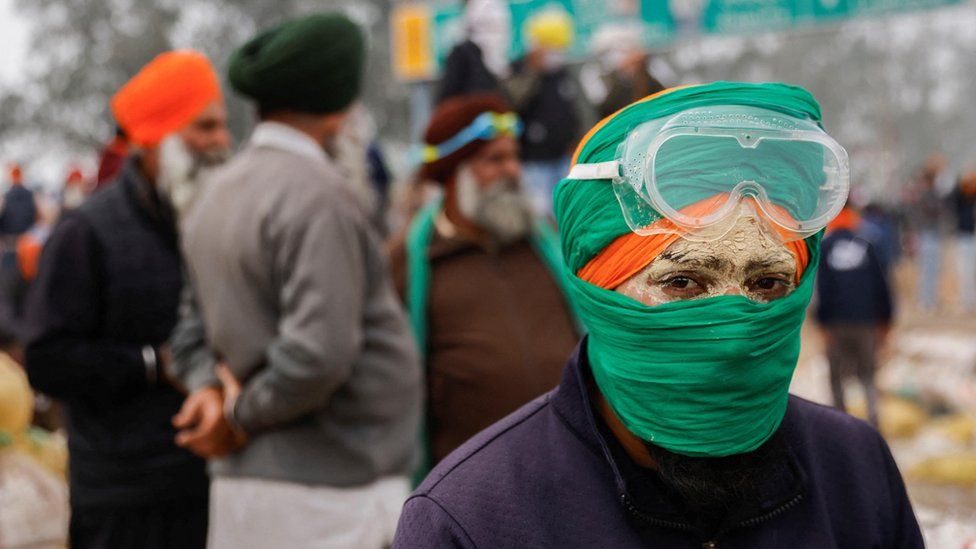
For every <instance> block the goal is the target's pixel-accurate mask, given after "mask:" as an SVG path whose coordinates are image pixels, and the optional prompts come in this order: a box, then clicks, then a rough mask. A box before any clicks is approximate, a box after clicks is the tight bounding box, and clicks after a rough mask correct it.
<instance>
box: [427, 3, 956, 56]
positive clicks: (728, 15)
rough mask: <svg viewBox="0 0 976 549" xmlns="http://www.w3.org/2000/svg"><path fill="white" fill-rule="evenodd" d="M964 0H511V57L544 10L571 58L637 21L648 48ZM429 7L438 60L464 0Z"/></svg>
mask: <svg viewBox="0 0 976 549" xmlns="http://www.w3.org/2000/svg"><path fill="white" fill-rule="evenodd" d="M963 1H965V0H509V1H508V5H509V9H510V10H511V14H512V45H511V49H510V51H509V54H510V56H511V57H512V58H513V59H515V58H517V57H519V56H521V55H522V54H523V53H525V50H526V43H525V40H524V31H525V26H526V23H527V22H528V21H529V20H530V19H531V17H532V16H533V15H534V14H536V13H538V12H539V11H540V10H544V9H553V8H558V9H563V10H565V11H566V12H567V13H568V14H569V15H570V17H572V19H573V23H574V26H575V29H574V31H575V40H574V41H573V46H572V48H571V49H570V52H569V54H570V56H571V57H574V58H582V57H586V56H587V55H589V54H590V53H592V48H591V44H592V40H593V38H594V36H596V35H597V33H598V32H599V31H600V29H601V28H605V27H607V26H612V25H617V26H619V25H626V26H629V27H634V26H639V27H640V35H641V36H642V37H643V40H644V42H645V45H646V46H647V47H649V48H655V47H663V46H666V45H667V44H669V43H670V42H672V41H674V40H675V39H677V38H679V37H681V36H689V35H694V34H697V33H704V34H743V33H755V32H766V31H782V30H788V29H794V28H802V27H806V26H810V25H816V24H823V23H830V22H836V21H839V20H845V19H851V18H855V17H862V16H870V15H882V14H890V13H897V12H906V11H912V10H920V9H928V8H934V7H939V6H946V5H952V4H959V3H962V2H963ZM415 3H419V4H423V5H426V6H429V8H430V10H429V12H430V14H431V15H430V19H431V31H432V32H431V41H432V43H431V44H430V47H431V50H432V52H433V58H434V59H435V60H436V63H438V64H440V63H442V62H443V60H444V58H446V57H447V54H448V53H449V52H450V51H451V48H453V47H454V45H455V44H457V43H458V42H459V41H461V40H462V39H463V38H464V28H463V22H462V17H461V16H462V12H463V9H464V8H463V4H462V3H461V2H460V1H459V0H441V1H436V0H435V1H431V2H415Z"/></svg>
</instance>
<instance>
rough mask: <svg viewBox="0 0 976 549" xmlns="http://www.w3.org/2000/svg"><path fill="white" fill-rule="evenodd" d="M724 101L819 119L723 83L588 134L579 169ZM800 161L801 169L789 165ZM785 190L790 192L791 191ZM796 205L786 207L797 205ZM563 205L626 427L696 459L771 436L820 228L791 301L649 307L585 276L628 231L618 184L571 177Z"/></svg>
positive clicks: (635, 108) (800, 103) (609, 391)
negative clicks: (642, 128)
mask: <svg viewBox="0 0 976 549" xmlns="http://www.w3.org/2000/svg"><path fill="white" fill-rule="evenodd" d="M718 105H737V106H749V107H760V108H764V109H770V110H774V111H777V112H780V113H783V114H785V115H788V116H791V117H795V118H798V119H806V120H812V121H815V122H819V121H820V109H819V106H818V105H817V103H816V101H815V100H814V99H813V97H812V96H811V95H810V94H809V93H808V92H807V91H806V90H803V89H802V88H798V87H793V86H787V85H783V84H742V83H728V82H718V83H713V84H708V85H702V86H691V87H685V88H677V89H672V90H668V91H665V92H662V93H660V94H657V95H655V96H652V97H650V98H648V99H645V100H643V101H641V102H637V103H634V104H632V105H630V106H628V107H626V108H624V109H622V110H621V111H619V112H617V113H616V114H614V115H613V116H611V117H609V118H607V119H605V120H604V121H602V122H601V123H600V124H598V125H597V126H596V127H595V128H594V129H593V130H591V132H590V133H589V134H588V135H587V136H586V137H585V138H584V140H583V142H582V143H581V145H580V147H579V149H578V150H577V158H576V159H575V162H576V163H587V164H597V163H602V162H608V161H612V160H614V159H615V156H616V153H617V148H618V146H619V145H620V144H621V143H622V142H623V141H624V140H625V139H626V137H627V135H628V133H629V132H630V131H631V130H633V129H634V128H636V127H637V126H639V125H640V124H642V123H645V122H648V121H650V120H654V119H658V118H661V117H664V116H669V115H673V114H676V113H678V112H681V111H684V110H687V109H692V108H696V107H708V106H718ZM692 152H694V151H692ZM781 153H782V154H775V155H773V158H774V161H775V163H776V167H777V169H782V170H783V173H788V174H803V173H810V172H809V170H806V168H807V165H808V163H809V160H810V154H809V153H808V152H807V151H805V150H804V148H803V147H800V148H798V149H795V154H794V152H793V151H790V150H783V151H781ZM699 156H701V155H699ZM710 160H711V159H710V158H708V156H707V154H705V157H703V158H697V160H696V162H698V163H699V168H700V170H699V171H700V172H702V173H701V177H700V178H699V179H698V180H697V182H696V181H689V189H692V190H691V191H689V192H692V193H695V192H699V191H696V190H694V189H695V188H696V185H701V184H702V182H707V181H708V180H709V177H711V176H710V175H709V173H708V172H709V167H710V166H712V165H714V163H712V162H711V161H710ZM791 160H796V162H797V163H798V165H799V167H790V163H791ZM812 164H816V162H813V163H812ZM673 168H674V169H675V170H680V168H681V166H674V167H673ZM739 168H743V169H745V168H747V166H746V165H745V164H743V165H742V166H739ZM712 175H715V174H712ZM786 179H787V181H788V180H789V178H786ZM706 186H707V185H706ZM702 192H705V191H702ZM782 192H784V193H787V195H789V192H790V185H788V184H786V185H784V187H783V190H782ZM804 192H805V191H804V190H802V189H800V188H798V189H797V191H796V196H794V197H792V198H796V200H797V201H798V203H799V202H803V201H804V200H805V199H804V198H803V193H804ZM788 198H791V197H790V196H784V197H780V199H781V200H780V201H781V202H783V203H785V204H789V202H790V201H789V200H787V199H788ZM554 199H555V214H556V220H557V223H558V226H559V233H560V236H561V239H562V248H563V257H564V262H565V265H566V267H567V270H568V273H567V278H568V279H569V281H570V288H571V297H572V299H573V301H574V303H575V305H576V308H577V310H578V311H579V314H580V317H581V320H582V321H583V323H584V324H585V326H586V328H587V329H588V330H589V335H588V340H587V347H586V351H587V358H588V360H589V363H590V367H591V369H592V372H593V377H594V380H595V381H596V384H597V387H598V388H599V390H600V393H601V394H602V395H603V397H604V398H605V399H606V400H607V402H608V403H609V404H610V407H611V408H612V409H613V411H614V412H615V413H616V415H617V416H618V417H619V418H620V420H621V421H622V422H623V424H624V425H625V426H626V427H627V429H628V430H629V431H630V432H631V433H633V434H634V435H636V436H638V437H639V438H641V439H642V440H644V441H646V442H648V443H652V444H655V445H658V446H661V447H663V448H666V449H668V450H670V451H672V452H675V453H678V454H683V455H689V456H703V457H718V456H727V455H733V454H740V453H744V452H749V451H752V450H755V449H756V448H758V447H759V446H760V445H762V443H763V442H765V441H766V440H768V439H769V437H771V436H772V434H773V433H774V432H775V431H776V429H778V427H779V424H780V422H781V421H782V419H783V416H784V414H785V412H786V405H787V401H788V395H789V393H788V391H789V383H790V380H791V378H792V375H793V370H794V369H795V367H796V363H797V359H798V357H799V351H800V329H801V327H802V324H803V320H804V318H805V314H806V308H807V305H808V304H809V301H810V297H811V295H812V293H813V280H814V277H815V275H816V271H817V263H818V261H819V251H820V239H821V237H822V231H821V232H819V233H817V234H815V235H813V236H810V237H808V238H806V239H805V243H806V246H807V250H808V252H809V256H810V264H809V266H808V267H807V268H806V270H805V271H804V272H803V275H802V277H801V279H800V282H799V285H798V286H797V287H796V289H795V290H793V291H792V293H790V294H789V295H787V296H785V297H782V298H780V299H776V300H773V301H770V302H767V303H760V302H756V301H752V300H750V299H749V298H747V297H745V296H742V295H720V296H716V297H707V298H702V299H694V300H688V301H673V302H669V303H664V304H661V305H656V306H653V307H650V306H647V305H644V304H642V303H640V302H638V301H636V300H634V299H631V298H629V297H627V296H625V295H623V294H621V293H617V292H614V291H612V290H609V289H604V288H601V287H598V286H595V285H593V284H590V283H588V282H585V281H583V280H582V279H580V278H578V277H577V276H576V273H577V272H579V271H580V269H581V268H582V267H583V266H585V265H586V264H587V263H588V262H589V261H590V260H591V259H592V258H594V257H595V256H596V255H597V254H599V253H600V252H601V251H603V250H604V248H606V247H607V246H608V245H609V244H611V243H612V242H613V241H614V240H615V239H617V238H618V237H620V236H622V235H625V234H627V233H629V232H630V228H629V226H628V224H627V222H626V221H625V220H624V217H623V213H622V211H621V207H620V204H619V203H618V201H617V197H616V194H615V193H614V189H613V185H612V184H611V182H610V181H609V180H595V179H589V180H588V179H564V180H563V181H562V182H560V184H559V185H558V186H557V188H556V190H555V194H554Z"/></svg>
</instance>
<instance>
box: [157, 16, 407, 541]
mask: <svg viewBox="0 0 976 549" xmlns="http://www.w3.org/2000/svg"><path fill="white" fill-rule="evenodd" d="M363 52H364V37H363V35H362V32H361V31H360V30H359V28H358V27H357V26H356V25H355V24H354V23H352V22H351V21H350V20H349V19H347V18H346V17H344V16H341V15H337V14H319V15H310V16H306V17H304V18H301V19H296V20H292V21H288V22H285V23H283V24H281V25H279V26H278V27H275V28H273V29H271V30H268V31H265V32H262V33H260V34H259V35H258V36H256V37H255V38H253V39H252V40H251V41H249V42H248V43H246V44H245V45H243V46H242V47H241V48H240V49H238V50H237V51H236V52H235V53H234V54H233V56H232V57H231V59H230V68H229V71H230V82H231V84H232V85H233V87H234V88H235V89H236V90H237V91H238V92H240V93H242V94H244V95H245V96H247V97H249V98H251V99H252V100H254V102H255V103H256V104H257V107H258V111H259V115H260V118H261V121H260V123H259V124H258V125H257V127H256V128H255V129H254V132H253V134H252V135H251V137H250V139H249V140H248V144H247V146H246V147H245V148H244V150H243V151H242V152H241V153H240V154H239V155H238V156H237V157H236V158H234V159H233V160H232V161H231V162H229V163H228V164H227V165H226V166H225V167H224V168H223V169H221V170H220V171H219V172H217V173H216V175H215V176H214V178H213V179H212V180H211V181H210V183H209V185H208V186H207V189H206V191H205V192H204V194H203V196H202V197H201V198H200V199H199V201H198V202H197V203H196V204H195V206H194V208H193V209H192V211H191V213H190V214H189V216H188V218H187V219H186V221H185V223H184V226H183V229H184V232H183V252H184V255H185V257H186V265H187V271H188V278H189V280H190V282H191V287H192V289H193V290H194V291H195V298H194V297H193V295H192V294H190V293H188V294H187V298H186V301H185V306H184V307H183V308H182V311H181V315H182V318H181V323H180V325H179V327H178V329H177V331H176V334H175V335H174V338H173V355H174V360H175V363H176V364H175V367H174V368H173V370H174V373H175V374H176V375H177V377H179V378H180V381H181V382H182V383H183V384H184V385H185V386H186V387H187V388H188V389H189V390H190V391H192V393H191V394H190V396H189V398H188V399H187V403H186V404H185V405H184V407H183V409H182V410H181V412H180V414H179V415H178V416H177V417H176V418H174V424H176V425H177V427H179V428H181V429H182V430H181V431H180V432H179V434H178V435H177V443H178V444H180V445H181V446H185V447H186V448H189V449H190V450H192V451H194V452H196V453H197V454H199V455H201V456H204V457H207V458H210V472H211V476H212V477H213V482H212V485H211V514H210V543H209V546H210V547H211V548H223V547H228V548H230V547H235V548H236V547H357V548H359V547H362V548H377V549H378V548H380V547H385V546H388V545H389V543H390V541H391V540H392V536H393V530H394V528H395V525H396V521H397V518H398V516H399V511H400V508H401V505H402V503H403V500H404V498H406V496H407V495H408V493H409V486H410V480H409V475H410V474H411V473H412V472H413V470H414V469H415V467H416V466H417V463H418V457H419V456H418V454H417V433H418V430H419V418H420V404H421V375H420V367H419V364H418V358H417V351H416V346H415V344H414V342H413V338H412V336H411V334H410V329H409V326H408V324H407V319H406V316H405V315H404V312H403V310H402V307H401V306H400V304H399V300H398V298H397V295H396V292H395V290H394V289H393V285H392V283H391V280H390V275H389V272H388V270H387V266H386V260H385V258H384V250H383V245H382V242H381V240H380V238H379V236H378V235H377V234H376V232H375V230H374V229H373V227H372V224H371V223H370V219H369V214H368V213H367V212H366V211H365V210H364V208H363V207H362V204H361V202H360V201H359V199H358V198H357V197H356V196H355V195H354V194H353V193H352V192H351V191H350V189H349V188H348V187H347V186H346V185H345V183H344V177H345V176H344V174H343V172H342V170H341V169H340V168H339V167H338V165H337V163H336V161H335V155H334V153H333V151H334V144H335V141H336V138H337V136H338V135H339V132H340V130H341V129H342V127H343V124H344V123H345V120H346V117H347V113H348V112H349V110H350V108H351V106H352V104H353V102H354V101H355V99H356V97H357V96H358V95H359V90H360V86H361V83H362V73H363ZM363 161H365V159H363ZM197 311H198V312H197ZM215 374H216V377H215ZM217 379H219V382H216V385H217V386H218V389H219V390H218V391H214V390H213V385H214V382H215V381H216V380H217ZM215 394H216V395H217V396H216V397H215V396H214V395H215ZM215 401H216V402H215ZM214 404H216V406H215V405H214Z"/></svg>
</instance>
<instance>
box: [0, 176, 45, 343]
mask: <svg viewBox="0 0 976 549" xmlns="http://www.w3.org/2000/svg"><path fill="white" fill-rule="evenodd" d="M9 173H10V187H9V189H8V190H7V192H6V193H5V194H4V195H3V199H2V201H0V308H2V309H3V310H4V311H5V312H6V314H8V315H9V316H10V318H11V319H14V320H17V321H18V324H19V320H20V319H21V318H22V316H23V298H24V280H23V277H22V276H21V271H20V267H19V264H18V254H17V246H18V242H19V241H20V239H21V237H22V236H23V235H24V233H26V232H28V231H29V230H30V229H31V228H32V227H33V226H34V224H35V223H36V222H37V218H38V208H37V198H36V197H35V195H34V192H33V191H31V190H30V189H28V188H27V186H26V185H25V184H24V174H23V171H22V168H21V166H20V164H12V165H11V166H10V172H9Z"/></svg>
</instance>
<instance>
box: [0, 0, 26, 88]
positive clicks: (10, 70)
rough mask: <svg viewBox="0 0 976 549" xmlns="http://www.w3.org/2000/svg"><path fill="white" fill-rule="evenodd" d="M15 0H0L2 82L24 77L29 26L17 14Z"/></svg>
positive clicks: (0, 80) (0, 67)
mask: <svg viewBox="0 0 976 549" xmlns="http://www.w3.org/2000/svg"><path fill="white" fill-rule="evenodd" d="M13 3H14V0H0V82H3V83H11V82H17V81H18V80H20V78H21V77H22V76H21V74H22V68H23V65H24V56H25V55H26V53H27V41H28V32H29V26H28V24H27V23H26V21H24V19H23V18H21V17H20V16H18V15H17V12H16V11H15V10H14V6H13Z"/></svg>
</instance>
